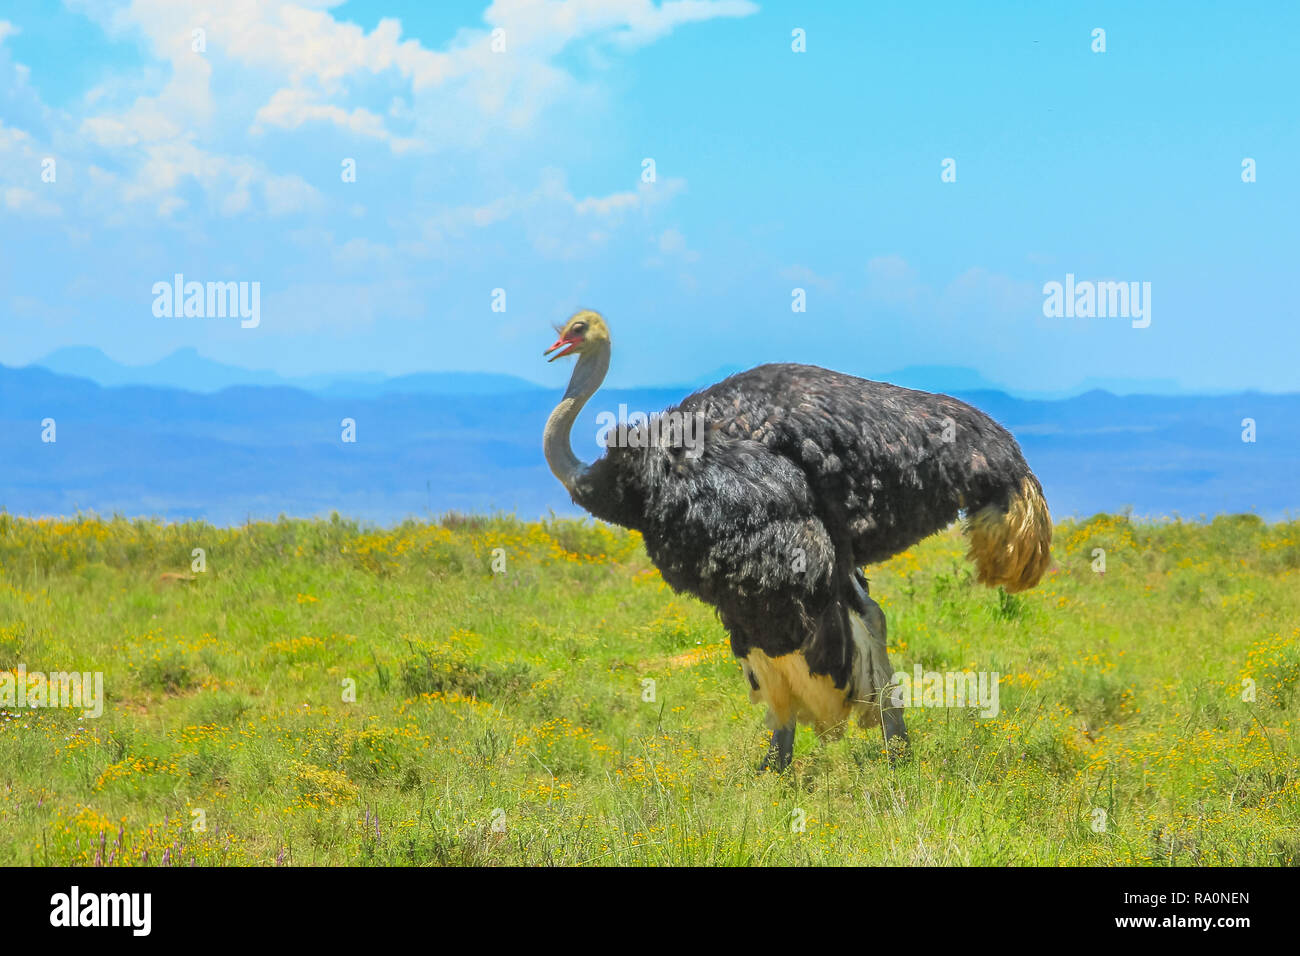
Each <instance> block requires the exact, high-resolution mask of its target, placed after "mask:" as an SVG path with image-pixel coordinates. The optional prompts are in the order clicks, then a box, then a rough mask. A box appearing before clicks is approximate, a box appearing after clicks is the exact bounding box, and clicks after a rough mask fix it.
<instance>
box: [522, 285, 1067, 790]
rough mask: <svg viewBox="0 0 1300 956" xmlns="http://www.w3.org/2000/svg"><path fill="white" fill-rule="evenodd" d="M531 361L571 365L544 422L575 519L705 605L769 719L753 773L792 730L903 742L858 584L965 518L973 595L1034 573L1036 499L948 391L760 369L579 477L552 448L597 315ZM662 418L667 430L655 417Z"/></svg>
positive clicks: (1038, 494)
mask: <svg viewBox="0 0 1300 956" xmlns="http://www.w3.org/2000/svg"><path fill="white" fill-rule="evenodd" d="M542 354H543V355H550V356H551V357H550V359H549V361H555V359H557V358H560V357H561V356H565V355H576V356H577V357H578V360H577V364H576V365H575V366H574V369H573V374H572V376H571V378H570V379H569V386H568V389H567V390H566V391H565V393H564V397H563V399H561V401H560V403H559V405H557V406H556V407H555V410H554V411H553V412H552V413H551V416H550V418H549V419H548V420H547V422H546V430H545V433H544V436H543V448H544V450H545V454H546V461H547V463H548V464H549V466H550V468H551V471H552V473H554V475H555V477H556V478H558V479H559V480H560V483H561V484H563V485H564V487H565V488H566V489H567V490H568V492H569V494H570V495H571V496H572V498H573V500H574V502H575V503H576V504H578V505H580V506H581V507H582V508H584V509H585V510H587V511H589V512H590V513H591V514H592V515H594V516H595V517H597V518H600V519H602V520H604V521H609V522H612V523H614V524H617V525H622V526H623V527H625V528H632V529H635V530H636V531H639V532H640V533H641V535H642V537H643V539H644V541H645V547H646V551H647V553H648V554H649V556H650V559H651V561H653V562H654V564H655V566H656V567H657V568H658V569H659V571H660V573H661V574H662V575H663V578H664V580H665V581H667V582H668V584H669V585H670V586H671V587H672V588H673V589H674V590H676V591H679V592H682V591H684V592H687V593H690V594H693V595H695V596H696V597H698V598H700V599H701V600H703V601H705V602H707V603H708V604H711V605H713V606H714V608H716V609H717V613H718V617H719V619H720V620H721V622H722V624H723V626H724V627H725V628H726V630H727V632H728V634H729V635H730V638H731V650H732V652H733V653H734V654H735V656H736V657H737V658H739V659H740V662H741V670H742V671H743V673H744V675H745V677H746V678H747V679H748V681H749V688H750V699H751V700H752V701H753V702H754V703H764V704H766V705H767V708H768V714H767V722H768V726H769V727H770V729H771V730H772V738H771V742H770V743H769V745H768V751H767V755H766V757H765V759H764V760H763V762H762V765H761V766H760V770H762V769H772V770H776V771H781V770H784V769H785V768H786V767H787V766H788V765H789V764H790V761H791V760H792V758H793V754H794V732H795V724H796V721H803V722H805V723H811V724H813V725H814V727H815V728H816V729H817V732H818V733H819V734H823V735H825V734H834V733H837V732H838V731H839V730H840V729H842V728H843V726H844V724H845V723H846V721H847V720H848V719H849V718H850V717H854V716H856V717H857V719H858V722H859V723H860V724H861V725H862V726H863V727H875V726H882V729H883V732H884V737H885V743H886V748H887V750H888V752H889V753H890V755H891V757H892V756H895V755H897V754H899V753H901V752H902V751H903V750H904V749H905V747H906V744H907V730H906V728H905V726H904V723H903V717H902V711H901V709H900V708H901V706H902V702H901V700H900V699H899V697H898V694H897V691H896V690H892V691H891V690H890V688H891V684H892V681H893V672H892V670H891V669H890V666H889V658H888V655H887V653H886V644H885V615H884V613H883V612H882V611H881V609H880V606H879V605H878V604H876V602H875V601H873V600H872V599H871V597H870V596H869V595H868V589H867V579H866V578H865V577H864V576H863V574H862V571H861V570H860V569H861V568H862V566H863V565H867V564H874V563H876V562H880V561H884V560H886V559H887V558H889V557H891V556H893V555H895V554H898V553H899V552H900V551H903V550H904V549H906V548H908V547H911V546H912V545H913V544H915V543H916V542H918V541H920V540H921V539H922V538H925V537H927V536H928V535H930V534H932V533H934V532H936V531H939V530H941V529H942V528H945V527H947V526H948V525H949V524H950V523H952V522H953V521H954V520H955V519H956V518H957V516H958V513H959V512H964V513H965V515H966V532H967V534H968V536H969V541H970V549H969V554H968V557H969V558H970V559H971V560H972V561H974V563H975V567H976V573H977V578H978V580H979V581H980V583H982V584H985V585H988V586H989V587H995V586H999V585H1000V586H1002V587H1004V588H1006V590H1007V591H1012V592H1014V591H1021V590H1024V589H1026V588H1031V587H1033V586H1034V585H1035V584H1037V583H1038V581H1039V579H1040V578H1041V577H1042V575H1043V572H1044V571H1045V569H1046V568H1047V565H1048V562H1049V560H1050V545H1051V537H1052V524H1051V519H1050V517H1049V515H1048V512H1047V503H1046V502H1045V501H1044V500H1043V493H1042V487H1041V486H1040V484H1039V482H1038V479H1037V478H1036V477H1035V476H1034V474H1033V472H1031V471H1030V470H1029V466H1028V465H1027V464H1026V463H1025V459H1024V457H1023V456H1022V455H1021V452H1020V448H1019V446H1018V445H1017V444H1016V441H1015V439H1013V438H1012V437H1011V435H1010V434H1008V432H1007V431H1006V430H1005V429H1004V428H1002V427H1001V426H1000V425H998V424H997V423H996V422H994V421H993V420H992V419H991V418H989V417H988V416H987V415H985V414H984V413H983V412H980V411H977V410H976V409H974V408H972V407H971V406H969V405H967V404H966V403H964V402H959V401H957V400H956V399H954V398H949V397H948V396H946V395H933V394H930V393H928V392H917V391H913V390H911V389H906V388H900V387H898V386H895V385H887V384H885V383H883V382H872V381H867V380H865V379H860V378H855V377H853V376H851V375H844V374H842V373H839V372H832V371H830V370H828V369H824V368H818V367H816V366H811V365H791V364H779V365H761V366H759V367H758V368H754V369H751V370H749V371H747V372H741V373H739V374H736V375H732V376H731V377H730V378H727V379H725V380H723V381H721V382H719V383H718V384H716V385H712V386H710V387H708V388H705V389H703V390H701V391H698V392H696V393H695V394H693V395H691V396H689V397H687V398H686V399H684V400H683V401H682V402H681V403H680V404H679V405H677V406H675V407H674V408H671V409H669V410H668V411H667V412H666V413H665V415H664V416H663V417H661V419H660V421H664V420H669V421H672V420H674V419H675V420H676V421H678V422H680V421H682V420H683V419H682V416H687V417H692V418H695V420H697V421H700V422H702V425H703V427H702V428H701V429H700V433H701V434H700V436H699V440H698V441H697V442H694V443H693V444H694V447H687V446H688V444H691V443H688V442H686V441H684V440H683V436H684V434H685V429H682V428H676V429H675V428H672V427H670V428H667V429H663V428H659V427H654V428H651V427H650V426H651V425H652V424H653V425H657V424H658V423H654V422H647V423H643V424H640V425H638V426H636V428H635V429H632V430H630V431H627V432H625V433H624V434H623V435H621V436H620V435H619V433H617V432H611V433H610V435H611V437H610V438H607V439H606V446H607V447H606V451H605V454H604V456H603V457H601V458H600V459H599V460H597V461H596V462H594V463H593V464H584V463H583V462H581V461H579V460H578V458H577V456H576V455H574V453H573V450H572V448H571V447H570V443H569V434H570V432H571V430H572V428H573V423H574V420H575V419H576V418H577V416H578V413H579V412H580V411H581V410H582V407H583V406H584V405H585V404H586V402H587V400H588V399H589V398H591V396H592V394H594V393H595V391H596V389H597V388H599V387H600V384H601V382H602V381H603V380H604V378H605V373H606V371H608V369H609V357H610V336H609V328H608V326H607V325H606V324H605V320H604V319H603V318H602V317H601V316H600V315H599V314H598V313H596V312H591V311H582V312H578V313H577V314H575V315H574V316H573V317H572V318H570V319H569V320H568V322H567V323H565V325H564V327H563V328H562V329H560V334H559V338H558V339H557V340H556V342H555V344H554V345H552V346H551V347H550V348H548V349H547V350H546V351H545V352H543V353H542ZM673 412H676V413H678V414H677V415H676V416H672V415H671V414H670V413H673Z"/></svg>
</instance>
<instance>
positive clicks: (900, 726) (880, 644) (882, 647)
mask: <svg viewBox="0 0 1300 956" xmlns="http://www.w3.org/2000/svg"><path fill="white" fill-rule="evenodd" d="M853 588H854V590H855V591H856V592H857V597H858V600H859V601H860V602H861V603H862V607H863V612H862V615H861V617H862V623H863V624H865V625H866V628H867V634H868V635H870V638H871V641H870V645H871V653H870V669H871V683H872V685H873V691H874V695H875V698H876V701H877V706H879V707H880V708H881V713H880V723H881V725H882V726H883V728H884V731H885V749H886V750H888V751H889V759H890V760H893V759H895V758H896V757H898V756H900V755H901V754H902V753H903V752H904V751H906V749H907V725H906V724H905V723H904V722H903V701H902V697H901V696H900V694H899V692H898V689H897V688H892V689H890V690H888V691H886V690H885V688H886V687H889V685H890V684H892V683H893V681H894V670H893V668H892V667H890V666H889V651H888V647H887V644H886V640H885V612H884V611H882V610H881V609H880V605H879V604H877V603H876V602H875V601H873V600H871V597H870V595H869V594H868V591H867V579H866V578H865V577H863V576H862V575H861V574H860V573H857V574H854V576H853Z"/></svg>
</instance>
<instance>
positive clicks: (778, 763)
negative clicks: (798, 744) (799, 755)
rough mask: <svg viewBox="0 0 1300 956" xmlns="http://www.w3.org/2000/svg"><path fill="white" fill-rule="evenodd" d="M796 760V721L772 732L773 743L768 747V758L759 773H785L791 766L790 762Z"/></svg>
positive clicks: (760, 767) (764, 760)
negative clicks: (767, 771) (771, 771)
mask: <svg viewBox="0 0 1300 956" xmlns="http://www.w3.org/2000/svg"><path fill="white" fill-rule="evenodd" d="M793 759H794V721H791V722H790V723H788V724H786V725H785V726H784V727H778V728H777V729H776V730H774V731H772V742H771V743H769V744H768V745H767V756H766V757H764V758H763V763H762V764H761V765H760V766H759V768H758V771H759V773H762V772H763V771H764V770H774V771H776V772H777V773H782V772H784V770H785V768H786V767H788V766H790V761H791V760H793Z"/></svg>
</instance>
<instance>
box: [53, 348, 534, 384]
mask: <svg viewBox="0 0 1300 956" xmlns="http://www.w3.org/2000/svg"><path fill="white" fill-rule="evenodd" d="M29 367H37V368H44V369H48V370H49V371H51V372H57V373H59V374H60V375H70V376H73V377H75V378H85V379H89V380H90V381H92V382H94V383H95V384H97V385H106V386H115V385H148V386H154V387H158V388H177V389H183V390H185V391H189V392H219V391H221V390H222V389H223V388H233V387H235V386H238V385H259V386H284V387H289V388H300V389H302V390H304V391H309V392H316V393H318V394H321V395H337V396H369V397H374V396H378V395H397V394H405V393H412V394H418V393H425V394H442V395H488V394H500V393H502V392H517V391H527V390H530V389H540V388H541V386H540V385H538V384H536V383H535V382H530V381H528V380H526V379H522V378H517V377H516V376H513V375H499V374H496V373H493V372H423V373H420V374H417V375H399V376H395V377H389V376H387V375H384V374H382V373H379V372H363V373H344V372H339V373H337V374H323V375H309V376H304V377H302V378H285V377H284V376H281V375H278V374H276V373H275V372H270V371H259V370H256V369H246V368H239V367H238V366H234V365H225V364H223V363H221V362H216V361H213V360H212V359H208V358H204V357H203V356H202V355H200V354H199V353H198V351H197V350H195V349H192V348H187V349H180V350H179V351H176V352H173V353H172V354H171V355H168V356H167V357H166V358H163V359H159V360H158V361H157V362H153V363H152V364H149V365H123V364H121V363H120V362H115V361H113V360H112V359H111V358H109V357H108V356H107V355H105V354H104V353H103V352H101V351H100V350H99V349H97V348H92V347H89V346H74V347H71V348H63V349H59V350H57V351H55V352H51V353H50V354H49V355H47V356H45V358H43V359H40V360H39V361H37V362H33V363H32V366H29Z"/></svg>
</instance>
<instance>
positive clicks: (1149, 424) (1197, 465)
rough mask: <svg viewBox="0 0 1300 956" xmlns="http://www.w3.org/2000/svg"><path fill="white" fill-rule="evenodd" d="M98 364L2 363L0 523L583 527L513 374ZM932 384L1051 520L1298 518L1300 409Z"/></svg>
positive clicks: (591, 426)
mask: <svg viewBox="0 0 1300 956" xmlns="http://www.w3.org/2000/svg"><path fill="white" fill-rule="evenodd" d="M185 354H186V353H178V356H180V357H181V358H182V359H183V358H184V356H185ZM81 357H82V358H83V359H85V360H86V361H87V362H94V361H95V359H94V357H93V356H88V355H82V356H81ZM73 358H76V357H75V356H74V357H73ZM172 358H173V359H177V356H172ZM194 358H196V359H198V362H199V363H203V362H205V361H206V360H204V359H201V358H198V357H197V356H194ZM165 361H166V360H165ZM158 364H160V365H161V364H163V363H158ZM212 364H213V365H216V364H218V363H212ZM178 367H180V366H178ZM219 368H220V367H219ZM201 369H202V367H201V366H200V370H201ZM90 370H91V369H90V368H89V367H88V365H82V366H77V374H75V375H73V374H59V373H56V372H53V371H50V370H48V369H45V368H37V367H26V368H8V367H5V366H0V509H5V510H7V511H8V512H9V513H11V514H24V515H58V514H72V513H75V512H76V511H78V510H79V509H80V510H93V511H97V512H99V513H101V514H107V513H113V512H121V513H123V514H127V515H132V516H135V515H146V516H159V517H164V518H169V519H182V518H203V519H206V520H208V521H211V522H214V523H218V524H233V523H238V522H241V521H243V520H245V518H248V517H253V518H268V517H270V518H273V517H275V516H277V515H279V514H281V513H283V514H288V515H295V516H309V515H320V514H328V513H329V512H330V511H333V510H337V511H339V512H340V513H342V514H345V515H348V516H352V517H357V518H361V519H364V520H369V521H373V522H377V523H389V522H393V521H397V520H400V519H402V518H404V517H408V516H421V515H430V514H439V513H443V512H446V511H449V510H460V511H490V510H501V511H508V512H509V511H512V512H515V513H516V514H518V515H520V516H521V517H528V518H532V517H537V516H540V515H544V514H546V513H548V512H550V511H554V512H556V513H560V514H576V513H578V509H576V508H575V507H574V505H573V504H572V502H570V501H569V499H568V496H567V494H566V493H565V492H564V490H563V489H562V488H561V487H560V486H559V484H558V483H557V482H556V481H555V479H554V478H553V477H552V476H551V474H550V472H549V470H548V469H547V467H546V464H545V462H544V461H543V459H542V452H541V434H542V426H543V424H544V422H545V420H546V416H547V415H548V414H549V412H550V410H551V408H552V407H553V405H554V404H555V402H556V401H557V400H558V399H559V393H558V392H557V391H554V390H551V389H544V388H541V387H538V386H536V385H534V384H532V383H530V382H527V381H525V380H523V379H515V378H512V377H510V376H477V375H474V374H472V373H430V374H429V375H419V376H406V377H405V379H406V380H407V381H406V383H405V384H403V385H399V386H394V384H393V383H395V382H399V383H400V382H402V381H403V380H402V379H382V378H381V379H380V380H366V379H363V378H355V377H354V378H353V379H350V380H343V381H342V382H340V380H336V379H335V380H330V381H322V382H318V383H316V385H317V388H316V390H314V391H313V390H308V389H304V388H299V387H288V386H286V385H284V384H281V383H278V382H271V383H269V384H268V383H252V384H249V383H244V384H238V385H234V386H230V387H225V388H222V389H221V390H220V391H217V392H203V391H199V390H197V389H191V390H180V389H176V388H161V387H153V386H142V385H125V386H116V387H104V386H102V385H99V384H96V382H95V381H93V380H90V379H89V376H88V375H87V374H86V373H87V372H88V371H90ZM207 371H208V372H211V371H212V369H210V368H209V369H208V370H207ZM100 373H101V374H114V373H113V370H112V369H111V368H109V367H106V366H105V367H102V368H101V370H100ZM223 374H224V373H223ZM249 374H254V373H249ZM268 374H269V373H268ZM200 380H202V381H205V382H206V383H207V384H208V385H209V386H212V385H213V384H214V383H215V381H217V379H216V378H213V377H208V378H206V379H202V377H201V376H200ZM975 381H978V380H975ZM494 389H495V390H494ZM341 390H342V391H341ZM346 390H352V392H351V394H347V393H346ZM690 390H691V388H690V387H689V386H681V387H677V388H657V389H610V390H602V391H601V392H599V393H598V394H597V395H596V397H595V398H594V399H593V401H592V402H591V404H590V405H589V406H588V407H587V409H586V410H585V411H584V413H583V415H582V416H581V418H580V419H579V421H578V424H577V426H576V427H575V430H574V439H573V442H574V448H575V451H577V453H578V454H579V456H581V457H583V458H588V459H590V458H594V457H596V456H597V455H598V454H599V449H598V448H597V446H596V433H597V426H596V415H597V414H598V413H599V412H600V411H602V410H612V409H617V407H618V406H619V404H625V405H626V406H627V407H628V409H629V410H643V411H647V412H653V411H657V410H659V409H662V408H664V407H665V406H667V405H669V404H671V403H673V402H675V401H677V400H679V399H680V398H681V397H682V396H683V395H685V394H686V393H687V392H688V391H690ZM940 390H943V391H949V392H951V393H955V394H957V395H958V396H959V397H961V398H964V399H965V400H967V401H969V402H971V403H972V404H974V405H975V406H977V407H979V408H981V409H983V410H984V411H986V412H988V413H989V414H990V415H992V416H993V417H994V418H995V419H997V420H998V421H1000V422H1002V423H1003V424H1005V425H1006V426H1007V427H1008V428H1009V429H1010V430H1011V431H1012V432H1013V433H1014V434H1015V435H1016V437H1017V438H1018V439H1019V441H1020V443H1021V445H1022V447H1023V448H1024V451H1025V455H1026V457H1027V458H1028V459H1029V462H1030V464H1031V466H1032V467H1033V468H1034V470H1035V471H1036V472H1037V473H1038V475H1039V476H1040V477H1041V478H1042V480H1043V483H1044V486H1045V490H1046V493H1047V498H1048V501H1049V503H1050V505H1051V507H1052V511H1053V514H1055V515H1056V516H1058V517H1064V516H1069V515H1089V514H1093V513H1095V512H1098V511H1117V510H1119V509H1121V508H1123V507H1125V506H1129V507H1132V508H1133V510H1134V512H1135V513H1136V514H1138V515H1148V516H1165V515H1172V514H1175V513H1177V514H1181V515H1183V516H1184V517H1189V518H1194V517H1198V516H1201V515H1213V514H1215V513H1220V512H1240V511H1256V512H1258V513H1259V514H1261V515H1263V516H1265V517H1268V518H1277V517H1281V516H1283V514H1285V513H1287V512H1288V510H1290V511H1291V512H1294V511H1296V510H1297V508H1298V506H1300V482H1298V481H1297V480H1296V461H1297V450H1300V395H1263V394H1257V393H1242V394H1234V395H1222V396H1215V397H1206V396H1150V395H1130V396H1125V397H1118V396H1115V395H1112V394H1109V393H1106V392H1101V391H1093V392H1088V393H1086V394H1084V395H1078V396H1074V397H1071V398H1068V399H1063V400H1042V399H1032V400H1027V399H1023V398H1016V397H1013V396H1010V395H1007V394H1005V393H1003V392H999V391H993V390H983V389H970V390H966V389H960V388H953V389H949V388H943V389H940ZM345 418H350V419H353V420H354V421H355V423H356V439H357V440H356V442H355V443H345V442H343V441H342V440H341V434H342V430H343V426H342V422H343V419H345ZM1246 418H1250V419H1253V420H1254V421H1255V423H1256V424H1255V427H1256V433H1257V440H1256V441H1255V442H1253V443H1248V442H1243V441H1242V429H1243V426H1242V422H1243V419H1246ZM45 419H54V422H55V428H56V432H55V437H56V439H57V440H56V441H55V442H53V443H47V442H43V441H42V440H41V434H42V429H43V426H42V422H43V421H44V420H45Z"/></svg>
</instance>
